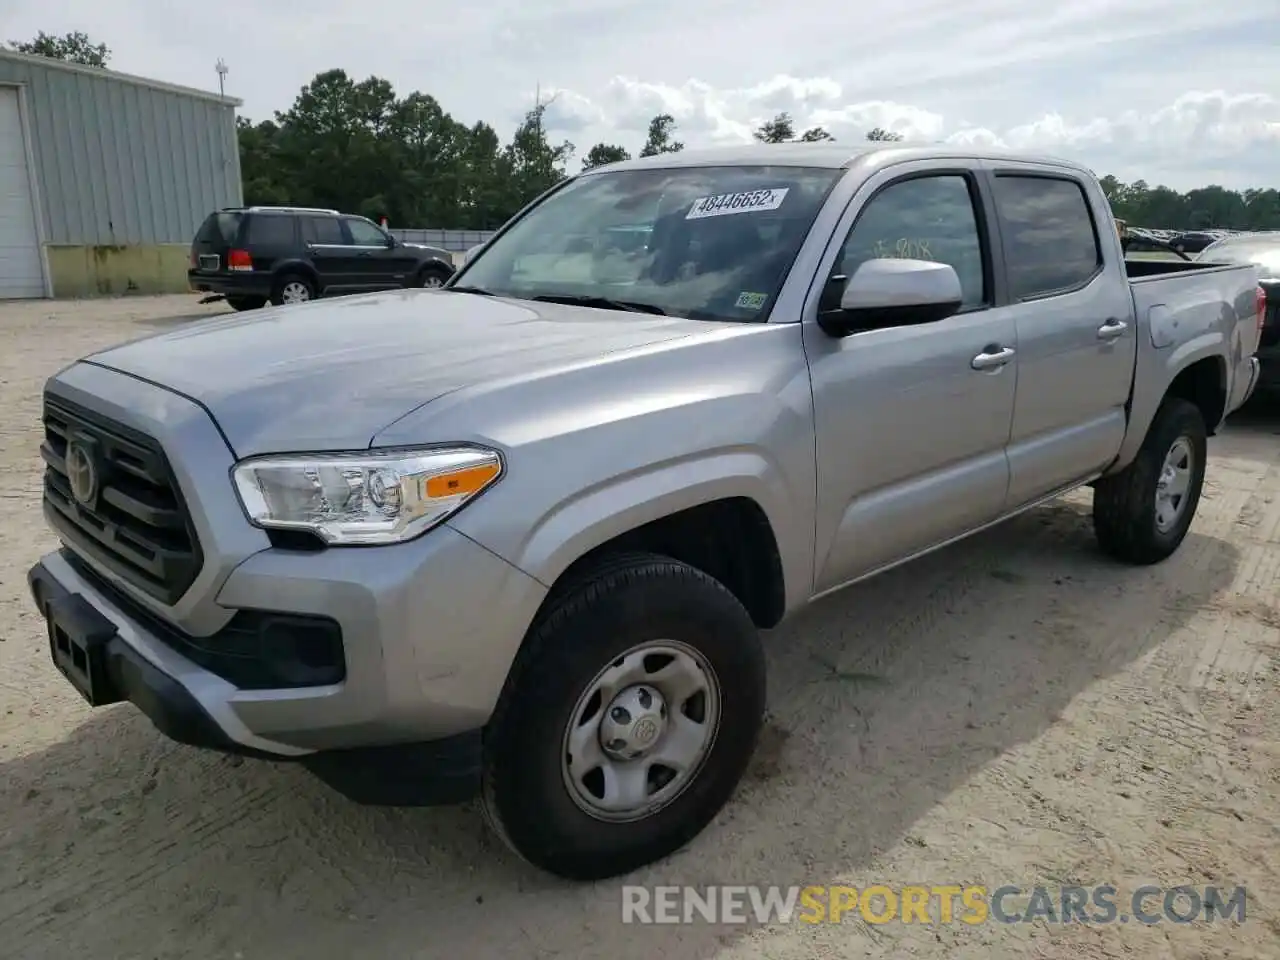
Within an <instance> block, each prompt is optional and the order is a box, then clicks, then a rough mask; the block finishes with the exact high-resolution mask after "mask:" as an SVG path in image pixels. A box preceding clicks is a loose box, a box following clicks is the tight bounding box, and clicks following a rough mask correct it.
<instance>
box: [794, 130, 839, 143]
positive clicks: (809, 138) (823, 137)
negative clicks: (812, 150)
mask: <svg viewBox="0 0 1280 960" xmlns="http://www.w3.org/2000/svg"><path fill="white" fill-rule="evenodd" d="M835 139H836V138H835V137H833V136H832V135H831V134H829V133H827V131H826V128H825V127H810V128H809V129H808V130H806V131H805V132H804V133H802V134H800V140H801V142H802V143H822V142H823V141H828V142H831V143H834V142H835Z"/></svg>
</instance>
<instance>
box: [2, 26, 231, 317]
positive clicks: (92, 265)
mask: <svg viewBox="0 0 1280 960" xmlns="http://www.w3.org/2000/svg"><path fill="white" fill-rule="evenodd" d="M240 102H241V101H239V100H236V99H233V98H231V97H222V96H219V95H218V94H216V93H207V92H205V91H202V90H193V89H190V88H187V87H177V86H173V85H171V84H167V83H160V82H159V81H156V80H145V79H143V78H141V77H133V76H129V75H128V74H123V73H116V72H115V71H113V70H102V69H99V68H96V67H86V66H81V65H79V64H73V63H65V62H63V61H60V60H51V59H48V58H45V57H33V56H26V55H24V54H19V53H13V52H12V51H9V50H5V49H0V300H4V299H13V298H20V297H86V296H100V295H111V294H121V293H166V292H171V293H177V292H182V291H185V290H186V289H187V261H188V256H189V253H190V247H191V239H192V237H194V236H195V233H196V230H197V229H198V228H199V226H200V223H201V221H203V220H204V218H205V217H206V216H207V215H208V213H209V212H210V211H211V210H214V209H217V208H218V207H226V206H238V205H240V204H241V203H242V202H243V195H242V189H241V184H240V151H239V143H238V140H237V136H236V116H235V113H236V107H238V106H239V105H240Z"/></svg>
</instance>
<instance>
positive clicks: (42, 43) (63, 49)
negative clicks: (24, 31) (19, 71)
mask: <svg viewBox="0 0 1280 960" xmlns="http://www.w3.org/2000/svg"><path fill="white" fill-rule="evenodd" d="M9 45H10V46H11V47H13V49H14V50H16V51H17V52H18V53H28V54H31V55H32V56H36V57H49V58H50V59H52V60H66V61H68V62H70V63H81V64H84V65H85V66H86V67H100V68H102V69H104V70H105V69H106V67H107V62H108V61H109V60H110V59H111V50H110V48H108V47H107V45H106V44H105V43H93V42H92V41H91V40H90V39H89V35H88V34H85V33H81V32H80V31H79V30H76V31H73V32H71V33H65V34H63V35H62V36H60V37H56V36H54V35H53V34H49V33H45V32H44V31H43V30H41V31H40V32H39V33H37V34H36V37H35V39H34V40H19V41H13V42H11V43H10V44H9Z"/></svg>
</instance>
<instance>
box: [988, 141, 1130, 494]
mask: <svg viewBox="0 0 1280 960" xmlns="http://www.w3.org/2000/svg"><path fill="white" fill-rule="evenodd" d="M992 173H993V179H992V195H993V197H994V201H995V209H996V212H997V215H998V216H999V218H1000V234H1001V237H1002V240H1003V244H1004V260H1005V264H1006V269H1007V271H1008V283H1009V302H1010V303H1011V304H1012V305H1013V306H1011V308H1010V309H1012V310H1013V311H1014V316H1015V318H1016V322H1017V329H1018V392H1017V398H1016V400H1015V402H1014V408H1013V429H1012V432H1011V436H1010V439H1009V475H1010V479H1009V507H1010V508H1016V507H1018V506H1021V505H1023V504H1027V503H1031V502H1034V501H1035V500H1038V499H1042V498H1044V497H1045V496H1047V495H1049V494H1052V493H1055V492H1056V491H1058V490H1060V489H1062V488H1063V487H1065V486H1068V485H1072V484H1074V483H1076V482H1078V481H1080V480H1083V479H1085V478H1086V477H1087V476H1089V475H1091V474H1096V473H1097V472H1099V471H1101V470H1102V469H1103V468H1104V467H1106V466H1107V465H1108V464H1109V463H1110V462H1111V460H1112V459H1114V457H1115V455H1116V452H1117V451H1118V450H1119V449H1120V444H1121V442H1122V441H1123V440H1124V435H1125V430H1126V426H1127V420H1128V417H1127V414H1126V410H1125V408H1126V405H1127V404H1128V402H1129V391H1130V387H1131V386H1132V383H1133V366H1134V358H1135V354H1136V351H1137V338H1136V335H1135V334H1136V331H1135V330H1134V323H1133V319H1134V318H1133V296H1132V294H1131V293H1130V290H1129V284H1128V282H1127V278H1126V276H1125V272H1124V264H1123V261H1122V260H1121V256H1120V251H1119V243H1118V241H1117V240H1116V239H1115V238H1114V237H1112V236H1111V235H1110V229H1109V220H1108V214H1107V210H1106V206H1105V204H1106V198H1105V197H1104V196H1103V195H1102V193H1101V192H1100V191H1099V190H1098V189H1097V187H1096V186H1093V187H1088V188H1087V187H1086V186H1085V182H1084V181H1083V180H1080V179H1077V178H1075V177H1073V176H1069V175H1063V174H1061V173H1058V172H1053V173H1050V172H1046V171H1045V170H1044V169H1043V168H1035V167H1029V166H1026V165H1021V166H1020V165H1016V164H1010V165H1008V166H1007V167H1005V166H1003V165H1002V166H1001V168H999V169H996V170H994V171H993V172H992ZM1104 240H1105V244H1104ZM1104 250H1105V251H1107V255H1105V256H1104V253H1103V251H1104Z"/></svg>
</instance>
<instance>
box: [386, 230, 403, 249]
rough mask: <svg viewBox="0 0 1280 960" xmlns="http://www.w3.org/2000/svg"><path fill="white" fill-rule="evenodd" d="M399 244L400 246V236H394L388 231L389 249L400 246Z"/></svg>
mask: <svg viewBox="0 0 1280 960" xmlns="http://www.w3.org/2000/svg"><path fill="white" fill-rule="evenodd" d="M398 246H400V240H399V238H398V237H394V236H392V235H391V234H389V233H388V234H387V249H389V250H394V249H395V248H396V247H398Z"/></svg>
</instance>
